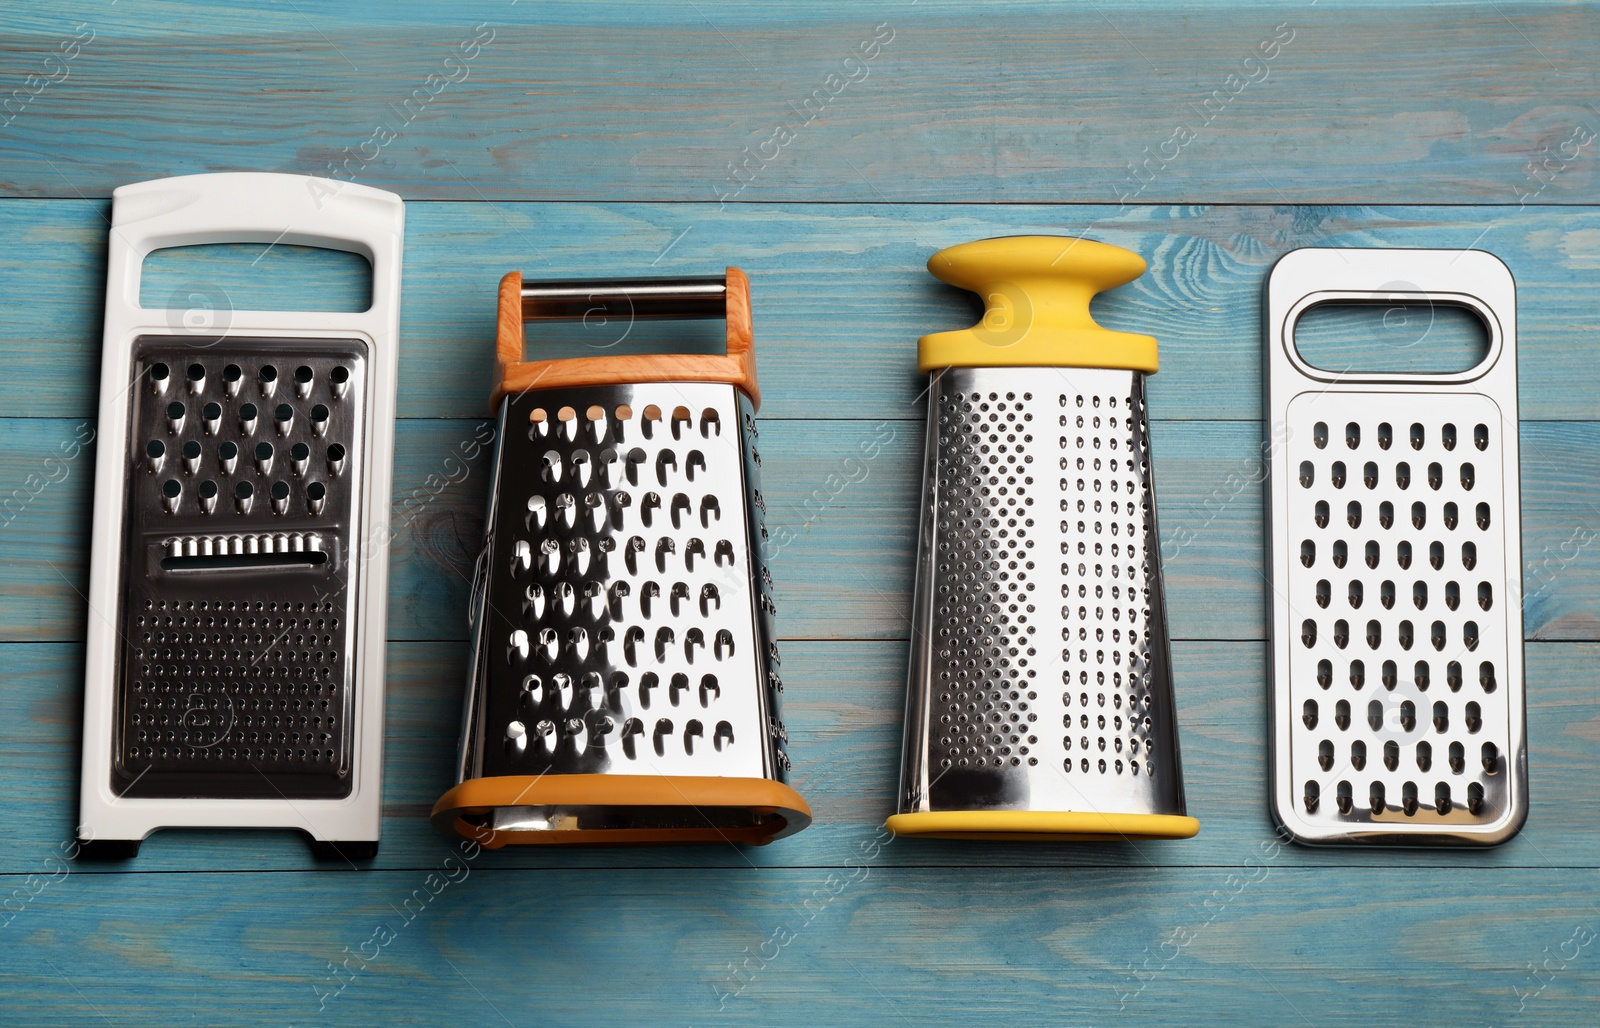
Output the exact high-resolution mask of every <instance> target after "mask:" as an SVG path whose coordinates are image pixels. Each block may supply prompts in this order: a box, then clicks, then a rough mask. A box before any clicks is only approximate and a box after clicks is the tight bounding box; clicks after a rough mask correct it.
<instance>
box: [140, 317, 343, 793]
mask: <svg viewBox="0 0 1600 1028" xmlns="http://www.w3.org/2000/svg"><path fill="white" fill-rule="evenodd" d="M133 367H134V379H133V381H132V382H131V383H130V386H129V389H130V395H129V408H130V419H131V420H130V426H131V432H130V435H129V442H128V448H129V452H128V453H127V454H126V456H125V459H126V461H127V466H128V475H129V488H128V490H127V507H126V511H127V513H126V517H125V519H124V520H125V525H126V533H127V534H126V541H125V544H124V548H123V560H122V576H123V597H124V599H123V608H122V611H121V612H120V614H119V618H120V624H121V626H122V637H123V646H122V657H121V663H120V667H119V676H118V681H119V686H118V692H117V700H116V734H115V757H116V759H115V761H114V765H113V786H114V787H115V788H116V789H117V790H118V791H119V793H121V794H124V795H134V796H164V797H174V796H186V797H226V798H252V797H259V798H270V799H276V798H281V797H289V798H296V797H332V796H343V795H346V794H348V792H349V789H350V768H349V749H350V739H349V727H348V726H349V712H350V704H351V699H352V697H351V692H350V683H351V681H352V676H353V675H354V671H355V668H354V659H353V657H352V654H351V641H352V639H353V638H354V636H353V633H354V630H355V618H354V617H353V612H354V604H355V600H356V597H355V594H354V588H353V586H352V584H351V578H350V575H349V564H350V561H352V560H353V559H356V558H357V549H358V547H357V543H356V541H355V540H354V539H352V538H351V533H350V523H351V511H352V509H353V506H354V502H355V498H356V497H357V496H358V491H359V489H360V488H361V479H362V474H361V468H362V463H361V455H362V452H363V446H362V424H363V420H362V419H363V411H364V409H365V391H366V351H365V347H364V345H363V344H361V343H359V342H355V341H351V340H338V341H326V342H322V341H284V340H229V341H228V343H227V345H225V346H204V345H196V344H194V343H192V342H184V341H178V340H171V339H146V340H141V341H140V342H139V343H138V344H137V345H136V347H135V351H134V363H133Z"/></svg>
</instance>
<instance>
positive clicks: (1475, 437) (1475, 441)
mask: <svg viewBox="0 0 1600 1028" xmlns="http://www.w3.org/2000/svg"><path fill="white" fill-rule="evenodd" d="M1472 445H1473V446H1476V447H1477V448H1478V449H1480V450H1487V449H1488V448H1489V426H1488V425H1479V426H1477V427H1476V428H1474V429H1473V430H1472Z"/></svg>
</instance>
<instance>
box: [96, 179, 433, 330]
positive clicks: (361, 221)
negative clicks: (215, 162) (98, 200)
mask: <svg viewBox="0 0 1600 1028" xmlns="http://www.w3.org/2000/svg"><path fill="white" fill-rule="evenodd" d="M111 196H112V205H111V251H112V252H111V261H110V264H111V268H110V275H109V279H108V283H107V285H108V288H107V302H108V303H113V302H120V304H121V306H122V307H123V308H124V309H126V310H129V311H134V310H138V309H139V280H140V274H141V271H142V269H143V266H144V259H145V257H146V256H148V255H149V254H150V253H151V252H153V251H155V250H162V249H166V248H168V247H174V246H198V245H203V244H207V243H268V244H273V245H276V244H284V245H295V246H315V247H321V248H323V249H328V250H345V251H349V252H351V253H359V254H361V255H362V256H363V257H365V258H366V259H367V260H368V261H369V262H371V264H372V303H371V306H370V307H369V308H368V309H369V310H371V311H381V310H386V309H388V308H389V307H392V306H394V303H395V301H394V299H393V297H394V296H395V295H398V293H399V290H400V254H401V248H402V243H403V237H404V231H405V208H404V205H403V203H402V202H401V200H400V197H398V196H396V195H395V194H394V193H390V192H386V191H384V190H382V189H374V188H372V187H371V186H362V185H357V184H355V183H353V182H337V181H332V180H329V179H323V178H315V177H313V176H310V175H283V174H277V173H272V172H223V173H219V174H210V175H180V176H177V177H175V178H164V179H155V180H153V181H149V182H135V183H132V184H130V185H125V186H119V187H117V189H115V190H113V192H112V194H111ZM319 317H320V318H321V320H322V321H323V322H327V321H329V320H330V317H329V316H328V315H325V314H324V315H319ZM274 320H276V318H275V317H274ZM331 320H338V315H334V316H333V317H332V319H331Z"/></svg>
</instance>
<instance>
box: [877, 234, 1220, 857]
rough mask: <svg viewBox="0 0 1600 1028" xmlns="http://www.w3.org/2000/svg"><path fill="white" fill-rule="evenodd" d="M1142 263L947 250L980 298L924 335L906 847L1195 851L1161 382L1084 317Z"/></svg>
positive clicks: (899, 820)
mask: <svg viewBox="0 0 1600 1028" xmlns="http://www.w3.org/2000/svg"><path fill="white" fill-rule="evenodd" d="M1144 268H1145V264H1144V261H1143V260H1142V259H1141V258H1139V257H1138V256H1137V255H1136V254H1133V253H1130V252H1128V251H1127V250H1123V249H1120V248H1118V247H1114V246H1108V245H1106V244H1104V243H1097V242H1092V241H1090V240H1084V239H1069V238H1059V237H1054V236H1017V237H1011V238H1002V239H986V240H980V241H978V242H973V243H965V244H962V245H960V246H954V247H950V248H949V249H946V250H942V251H940V252H939V253H937V254H935V255H934V256H933V258H932V259H931V260H929V261H928V270H929V271H931V272H932V273H933V274H934V275H935V276H936V277H938V278H940V279H943V280H944V281H946V282H949V283H951V284H952V285H957V286H960V287H962V288H964V289H970V290H972V291H973V292H975V293H977V294H978V295H979V296H981V297H983V299H984V301H985V304H986V307H987V311H986V313H985V315H984V318H983V321H982V323H981V324H980V325H978V326H977V327H976V328H972V329H963V330H960V331H956V332H942V333H937V334H934V335H929V336H924V337H923V338H922V339H921V340H920V342H919V345H918V366H919V368H920V370H922V371H923V372H925V373H929V374H931V375H932V376H933V381H932V383H931V384H930V387H929V391H928V434H927V456H926V460H925V464H924V471H923V486H922V510H921V527H920V530H919V533H918V561H917V584H916V595H915V599H914V603H913V613H912V640H911V659H910V666H909V674H908V687H907V699H906V722H905V745H904V759H903V762H902V765H901V773H900V796H899V811H898V813H896V814H895V815H893V816H892V817H890V818H889V821H888V827H889V828H890V830H891V831H893V832H895V833H896V834H899V835H925V836H934V837H941V838H981V839H1018V840H1024V839H1031V840H1057V841H1100V840H1113V839H1124V838H1128V837H1139V838H1187V837H1189V836H1192V835H1194V834H1195V833H1196V832H1198V831H1199V830H1200V823H1199V822H1198V821H1197V820H1196V819H1194V818H1192V817H1190V816H1188V812H1187V810H1186V808H1185V805H1184V795H1183V774H1182V767H1181V764H1180V759H1179V755H1178V726H1177V719H1176V714H1175V710H1174V700H1173V690H1172V661H1171V654H1170V652H1169V645H1168V638H1167V622H1166V602H1165V592H1164V590H1163V587H1162V579H1161V562H1160V545H1159V538H1160V535H1159V532H1158V530H1157V527H1156V503H1155V492H1154V488H1153V485H1152V471H1151V467H1152V465H1151V459H1150V436H1149V421H1148V417H1147V413H1146V407H1145V376H1146V375H1147V374H1151V373H1154V372H1155V370H1156V341H1155V340H1154V339H1152V338H1151V337H1149V336H1142V335H1132V334H1129V333H1123V332H1111V331H1108V330H1106V329H1104V328H1101V327H1100V326H1099V325H1097V324H1095V322H1094V320H1093V319H1092V318H1091V317H1090V315H1089V301H1090V299H1091V298H1092V297H1093V296H1094V295H1095V294H1096V293H1098V292H1101V291H1102V290H1105V289H1110V288H1113V287H1115V286H1120V285H1123V284H1124V283H1126V282H1130V281H1132V280H1133V279H1135V278H1137V277H1138V276H1139V275H1140V274H1142V273H1143V271H1144Z"/></svg>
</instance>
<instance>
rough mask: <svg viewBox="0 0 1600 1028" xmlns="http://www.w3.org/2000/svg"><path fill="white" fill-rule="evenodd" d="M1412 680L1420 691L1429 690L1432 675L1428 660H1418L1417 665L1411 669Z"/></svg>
mask: <svg viewBox="0 0 1600 1028" xmlns="http://www.w3.org/2000/svg"><path fill="white" fill-rule="evenodd" d="M1411 681H1412V683H1413V684H1415V685H1416V687H1417V690H1418V691H1419V692H1427V691H1428V685H1429V682H1430V676H1429V668H1428V662H1427V661H1425V660H1419V661H1417V663H1416V665H1415V666H1414V667H1413V668H1412V669H1411Z"/></svg>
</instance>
